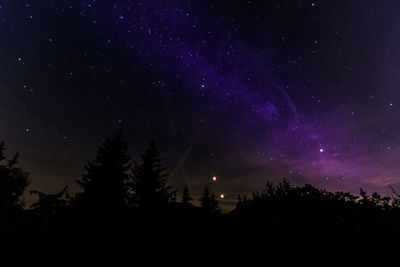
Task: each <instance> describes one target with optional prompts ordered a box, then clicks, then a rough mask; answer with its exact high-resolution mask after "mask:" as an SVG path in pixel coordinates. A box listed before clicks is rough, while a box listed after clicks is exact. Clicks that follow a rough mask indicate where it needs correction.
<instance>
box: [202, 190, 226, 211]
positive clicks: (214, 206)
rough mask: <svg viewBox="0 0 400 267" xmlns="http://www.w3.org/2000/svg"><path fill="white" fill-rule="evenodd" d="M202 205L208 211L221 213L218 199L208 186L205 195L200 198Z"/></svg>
mask: <svg viewBox="0 0 400 267" xmlns="http://www.w3.org/2000/svg"><path fill="white" fill-rule="evenodd" d="M200 202H201V207H202V208H203V209H204V210H205V211H206V212H207V213H212V214H216V213H220V212H221V209H220V208H219V207H218V201H217V200H216V199H215V196H214V193H211V191H210V188H209V187H208V186H205V187H204V191H203V196H202V197H201V198H200Z"/></svg>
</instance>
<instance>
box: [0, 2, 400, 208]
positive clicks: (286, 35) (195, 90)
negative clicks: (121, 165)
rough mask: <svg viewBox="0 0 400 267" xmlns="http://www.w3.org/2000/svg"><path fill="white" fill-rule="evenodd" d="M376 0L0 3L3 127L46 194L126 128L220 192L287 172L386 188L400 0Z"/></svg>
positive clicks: (302, 178)
mask: <svg viewBox="0 0 400 267" xmlns="http://www.w3.org/2000/svg"><path fill="white" fill-rule="evenodd" d="M376 2H377V1H351V2H349V1H334V2H333V1H329V3H328V2H327V1H325V2H322V1H296V2H295V3H294V1H183V0H182V1H173V0H169V1H167V0H159V1H128V0H125V1H40V3H36V2H33V1H0V7H1V8H0V34H1V37H0V50H1V51H0V59H1V62H2V63H3V64H2V65H1V66H0V71H1V76H0V89H1V99H0V104H1V107H0V111H1V115H0V130H1V134H0V138H1V139H4V140H6V141H7V144H8V147H9V150H10V153H11V152H14V151H20V152H21V153H22V158H21V164H22V165H23V166H24V167H25V168H26V169H27V170H29V171H31V173H32V175H31V179H32V185H31V187H33V188H38V189H41V190H44V191H56V190H58V189H61V188H62V187H63V185H64V184H70V185H71V186H72V187H73V188H74V186H73V184H74V180H76V179H79V176H80V173H81V172H82V169H83V168H82V167H83V165H84V163H85V160H87V159H90V158H92V157H93V156H94V153H95V152H96V145H97V143H98V142H99V141H100V140H101V139H102V138H105V137H107V136H109V135H111V134H112V133H113V132H115V131H116V130H117V129H118V128H120V127H123V128H124V129H125V130H126V135H127V139H128V140H129V141H130V143H131V150H132V153H133V154H134V155H137V153H139V152H140V151H141V150H142V149H143V148H144V147H145V145H146V143H147V142H148V141H149V140H150V139H151V138H154V139H155V140H156V141H157V142H158V144H159V147H160V150H161V152H162V155H163V157H164V158H165V164H166V165H167V166H168V169H169V170H170V172H171V182H172V183H174V184H176V185H177V186H178V187H180V186H182V185H183V184H184V183H187V184H189V185H190V187H191V188H192V190H193V191H194V192H195V193H196V192H198V191H199V190H200V189H201V187H202V186H203V185H204V184H207V183H210V182H211V178H212V177H213V176H214V175H215V176H217V177H218V182H217V183H214V184H213V189H214V190H215V191H216V192H217V193H219V194H222V193H224V195H225V198H224V200H223V201H224V202H225V203H226V204H229V203H230V201H232V199H234V198H235V197H234V196H235V195H236V194H237V193H250V192H252V191H254V190H261V189H262V187H263V185H264V184H265V183H266V181H268V180H272V181H278V180H281V179H282V178H284V177H285V178H286V179H288V180H289V181H291V182H293V183H295V184H304V183H311V184H313V185H315V186H318V187H323V188H327V189H329V190H344V191H351V192H357V191H358V189H359V188H360V187H363V188H365V189H367V190H377V191H379V192H384V193H387V192H389V190H388V188H387V186H388V185H393V186H394V187H395V188H396V186H397V187H398V186H399V185H398V184H399V180H398V174H399V173H400V167H398V164H397V162H398V161H399V160H400V157H399V145H400V142H399V141H400V140H399V138H398V137H397V136H398V134H399V132H400V128H399V126H398V125H399V123H398V122H399V116H398V115H399V110H398V107H400V100H399V92H398V86H399V82H400V80H399V78H398V77H400V76H399V75H398V70H399V63H398V62H400V61H399V59H400V58H399V57H400V54H399V52H397V48H398V47H399V45H400V37H399V36H400V35H399V32H400V25H399V22H400V16H399V15H398V14H400V13H399V11H400V3H398V2H397V1H379V3H376ZM75 190H76V189H75ZM221 201H222V200H221Z"/></svg>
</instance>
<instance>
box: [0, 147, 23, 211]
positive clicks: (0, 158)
mask: <svg viewBox="0 0 400 267" xmlns="http://www.w3.org/2000/svg"><path fill="white" fill-rule="evenodd" d="M18 157H19V154H18V153H17V154H15V156H14V157H13V158H11V159H10V160H7V157H6V155H5V143H4V142H0V216H1V214H3V215H4V213H7V212H8V211H10V210H14V209H20V208H22V207H23V205H24V201H23V194H24V191H25V188H26V187H27V186H28V185H29V180H28V176H29V174H28V173H27V172H24V171H23V170H22V169H21V168H18V167H16V165H17V164H18ZM4 161H6V162H4ZM3 162H4V163H3Z"/></svg>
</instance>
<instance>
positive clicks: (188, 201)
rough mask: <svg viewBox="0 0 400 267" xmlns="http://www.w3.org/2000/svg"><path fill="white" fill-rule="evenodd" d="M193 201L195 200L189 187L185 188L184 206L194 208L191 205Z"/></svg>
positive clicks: (183, 194) (183, 195)
mask: <svg viewBox="0 0 400 267" xmlns="http://www.w3.org/2000/svg"><path fill="white" fill-rule="evenodd" d="M192 200H193V198H192V197H191V196H190V193H189V187H188V186H187V185H185V187H184V188H183V193H182V204H183V205H184V206H185V207H190V206H192V203H191V201H192Z"/></svg>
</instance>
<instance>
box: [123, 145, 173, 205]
mask: <svg viewBox="0 0 400 267" xmlns="http://www.w3.org/2000/svg"><path fill="white" fill-rule="evenodd" d="M165 170H166V169H165V168H164V167H162V165H161V159H160V158H159V156H158V149H157V147H156V144H155V142H154V141H152V142H151V143H150V146H149V147H148V148H147V149H146V151H145V152H144V153H143V154H142V155H140V162H136V161H135V162H134V167H133V169H132V175H131V177H130V183H129V185H130V187H131V190H132V195H133V197H132V200H133V201H132V202H133V205H134V206H136V207H140V208H145V209H146V208H159V207H162V206H165V205H166V204H168V203H169V202H170V200H171V197H172V195H173V193H171V192H170V190H171V186H167V181H168V175H169V174H168V173H166V171H165Z"/></svg>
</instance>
